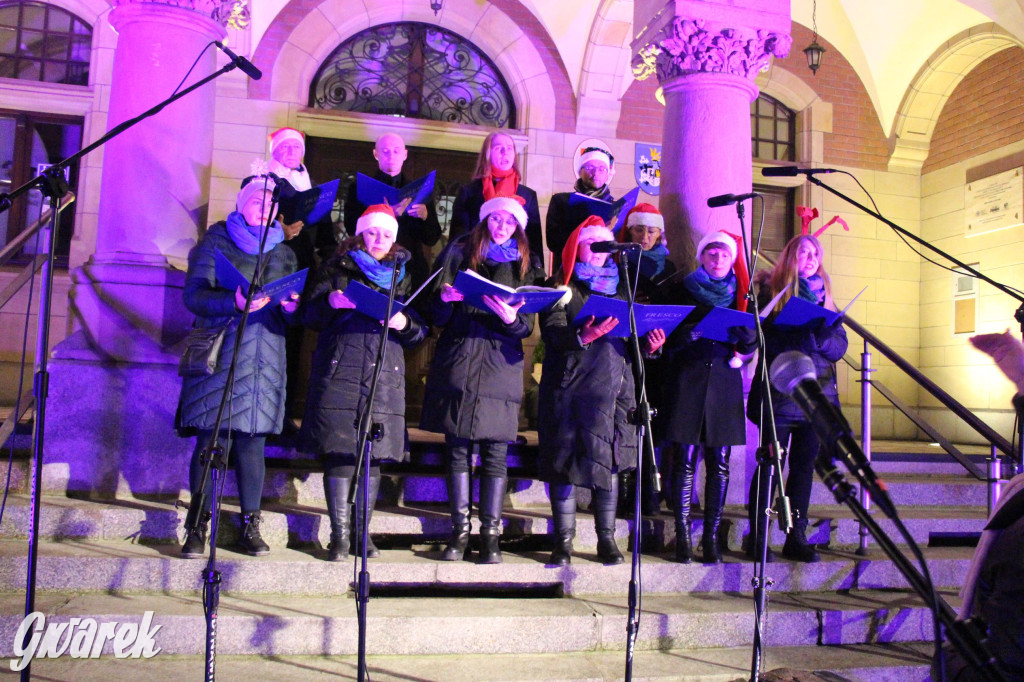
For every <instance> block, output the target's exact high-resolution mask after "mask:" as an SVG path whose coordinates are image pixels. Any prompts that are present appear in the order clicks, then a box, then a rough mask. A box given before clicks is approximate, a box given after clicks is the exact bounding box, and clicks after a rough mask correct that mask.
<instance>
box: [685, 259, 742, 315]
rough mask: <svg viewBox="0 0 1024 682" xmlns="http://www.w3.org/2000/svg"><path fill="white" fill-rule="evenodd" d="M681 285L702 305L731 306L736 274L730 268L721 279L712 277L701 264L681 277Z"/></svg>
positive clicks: (733, 297)
mask: <svg viewBox="0 0 1024 682" xmlns="http://www.w3.org/2000/svg"><path fill="white" fill-rule="evenodd" d="M683 286H685V287H686V290H687V291H689V292H690V293H691V294H692V295H693V297H694V298H695V299H697V301H698V302H700V303H702V304H704V305H713V306H718V307H720V308H731V307H732V306H733V304H734V303H735V302H736V275H735V274H733V272H732V271H731V270H730V271H729V274H728V275H726V276H725V277H723V278H722V279H712V278H711V275H709V274H708V271H707V270H705V269H704V266H703V265H702V266H701V267H699V268H697V269H696V270H694V271H693V272H691V273H690V274H689V275H687V276H686V277H684V278H683Z"/></svg>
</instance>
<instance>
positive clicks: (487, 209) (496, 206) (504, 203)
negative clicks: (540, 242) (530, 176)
mask: <svg viewBox="0 0 1024 682" xmlns="http://www.w3.org/2000/svg"><path fill="white" fill-rule="evenodd" d="M525 204H526V200H525V199H523V198H522V197H521V196H519V195H518V194H513V195H511V196H507V195H498V196H496V197H494V198H493V199H488V200H487V201H485V202H484V203H483V205H481V206H480V222H483V221H485V220H487V216H489V215H491V214H492V213H494V212H495V211H505V212H506V213H510V214H512V217H513V218H515V219H516V222H517V223H519V227H520V228H521V229H523V230H525V229H526V223H527V220H528V219H527V217H526V209H525V208H523V206H524V205H525Z"/></svg>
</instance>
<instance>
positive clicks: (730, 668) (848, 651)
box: [32, 643, 930, 682]
mask: <svg viewBox="0 0 1024 682" xmlns="http://www.w3.org/2000/svg"><path fill="white" fill-rule="evenodd" d="M368 648H370V649H371V653H370V654H368V655H367V659H366V662H367V669H368V670H367V672H368V673H369V675H368V677H369V679H372V680H374V681H375V682H409V680H444V681H445V682H479V681H480V680H488V682H595V680H621V679H623V670H624V665H625V654H624V653H623V652H622V651H588V652H575V653H557V654H542V653H538V654H504V655H503V654H477V655H468V656H445V657H443V658H442V657H439V656H434V655H428V656H386V655H374V654H373V653H372V648H373V643H368ZM929 651H930V649H929V646H928V645H924V644H914V643H909V644H861V645H851V646H842V647H838V646H818V647H788V646H787V647H782V646H778V647H772V646H769V647H766V648H765V649H764V667H763V670H764V671H766V672H767V671H773V670H779V671H782V670H789V671H795V670H799V671H819V672H821V673H823V675H822V677H824V678H825V679H833V680H838V679H842V680H856V682H893V681H894V680H900V681H903V680H925V679H928V669H929ZM750 653H751V652H750V646H749V645H747V646H741V647H734V648H727V649H702V650H699V652H696V653H695V652H693V651H686V650H673V649H666V650H658V651H637V652H636V653H635V655H634V657H633V666H632V668H633V676H634V677H633V679H635V680H644V681H648V680H649V681H662V680H664V681H666V682H668V681H669V680H672V681H674V682H679V681H680V680H682V681H685V682H697V681H700V682H734V681H735V680H737V679H747V678H749V677H750ZM216 664H217V667H216V671H217V675H218V679H222V680H229V681H233V680H245V681H251V680H275V681H276V682H307V681H308V680H310V679H318V678H320V677H329V678H331V679H334V680H354V679H356V677H357V675H356V670H357V668H356V657H355V656H329V657H328V656H228V655H218V656H217V659H216ZM203 668H204V662H203V657H201V656H171V655H166V654H162V653H161V654H158V655H157V656H155V657H153V658H151V659H148V660H146V659H126V660H117V659H115V658H114V657H113V656H107V655H104V656H102V657H100V658H98V659H94V660H93V659H87V660H74V659H71V658H69V657H62V658H57V659H44V660H38V661H34V662H33V663H32V673H33V675H39V676H40V677H42V678H45V679H47V680H55V681H60V682H64V681H68V682H72V681H73V682H81V681H83V680H97V681H108V680H117V679H133V680H142V679H151V680H180V679H196V678H198V677H201V676H202V675H203ZM809 678H810V675H809V674H808V673H804V676H803V677H802V679H809ZM783 679H785V678H783ZM819 679H820V678H819Z"/></svg>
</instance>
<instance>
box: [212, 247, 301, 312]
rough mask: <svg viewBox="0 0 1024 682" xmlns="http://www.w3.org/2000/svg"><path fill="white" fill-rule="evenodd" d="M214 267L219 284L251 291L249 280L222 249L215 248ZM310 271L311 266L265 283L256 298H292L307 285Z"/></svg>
mask: <svg viewBox="0 0 1024 682" xmlns="http://www.w3.org/2000/svg"><path fill="white" fill-rule="evenodd" d="M214 267H215V272H216V276H217V286H219V287H223V288H224V289H228V290H230V291H235V290H236V289H238V288H239V287H241V288H242V293H243V294H244V293H247V292H248V291H249V280H248V279H246V277H245V275H243V274H242V273H241V272H239V271H238V268H236V267H235V265H234V263H232V262H231V261H229V260H228V258H227V256H225V255H224V254H223V253H221V252H220V250H215V254H214ZM308 272H309V268H303V269H301V270H299V271H298V272H293V273H292V274H290V275H285V276H284V277H282V278H280V279H275V280H274V281H273V282H270V283H268V284H264V285H263V286H262V287H260V290H259V291H258V292H256V295H255V296H254V298H263V297H264V296H269V297H270V302H271V303H281V302H282V301H284V300H286V299H289V298H291V295H292V294H301V293H302V288H303V287H304V286H305V285H306V274H307V273H308Z"/></svg>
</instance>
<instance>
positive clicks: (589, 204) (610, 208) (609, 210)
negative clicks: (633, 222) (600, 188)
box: [569, 187, 640, 235]
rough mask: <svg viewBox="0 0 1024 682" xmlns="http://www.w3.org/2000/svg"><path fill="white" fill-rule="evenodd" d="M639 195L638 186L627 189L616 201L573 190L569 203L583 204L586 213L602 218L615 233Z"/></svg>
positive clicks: (571, 204)
mask: <svg viewBox="0 0 1024 682" xmlns="http://www.w3.org/2000/svg"><path fill="white" fill-rule="evenodd" d="M639 195H640V188H639V187H634V188H633V189H631V190H629V191H628V192H626V193H625V194H623V195H622V197H621V198H620V199H618V200H617V201H605V200H604V199H595V198H594V197H588V196H587V195H586V194H580V193H579V192H573V193H572V194H570V195H569V205H570V206H578V205H580V204H583V205H584V206H586V209H587V213H588V214H590V215H596V216H597V217H598V218H600V219H601V220H603V221H604V224H605V225H607V226H608V227H609V228H611V230H612V231H613V232H615V234H616V235H617V234H618V233H619V230H620V229H622V226H623V225H624V224H625V222H626V214H627V213H629V212H630V211H631V210H633V207H634V206H636V200H637V197H638V196H639Z"/></svg>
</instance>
